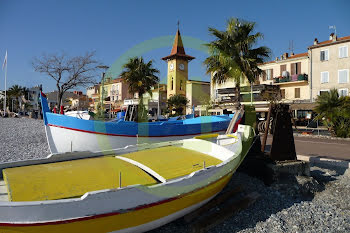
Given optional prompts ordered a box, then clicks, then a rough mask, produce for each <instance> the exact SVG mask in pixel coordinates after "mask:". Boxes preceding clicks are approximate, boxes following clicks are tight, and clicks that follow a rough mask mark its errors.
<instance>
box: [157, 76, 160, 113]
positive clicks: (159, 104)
mask: <svg viewBox="0 0 350 233" xmlns="http://www.w3.org/2000/svg"><path fill="white" fill-rule="evenodd" d="M159 115H160V90H159V82H158V111H157V116H159ZM157 118H158V117H157Z"/></svg>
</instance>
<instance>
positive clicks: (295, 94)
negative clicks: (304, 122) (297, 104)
mask: <svg viewBox="0 0 350 233" xmlns="http://www.w3.org/2000/svg"><path fill="white" fill-rule="evenodd" d="M294 98H300V88H295V89H294Z"/></svg>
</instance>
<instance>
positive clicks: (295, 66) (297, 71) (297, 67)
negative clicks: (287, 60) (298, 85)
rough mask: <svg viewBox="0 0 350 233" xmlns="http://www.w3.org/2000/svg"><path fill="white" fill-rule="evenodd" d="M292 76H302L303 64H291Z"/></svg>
mask: <svg viewBox="0 0 350 233" xmlns="http://www.w3.org/2000/svg"><path fill="white" fill-rule="evenodd" d="M290 70H291V72H290V73H291V75H295V74H301V62H296V63H292V64H290Z"/></svg>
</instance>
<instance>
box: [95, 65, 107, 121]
mask: <svg viewBox="0 0 350 233" xmlns="http://www.w3.org/2000/svg"><path fill="white" fill-rule="evenodd" d="M96 68H99V69H104V72H102V81H101V85H102V88H101V92H102V93H101V99H100V104H101V109H102V110H103V109H104V108H103V99H104V92H105V90H104V79H105V74H106V71H107V69H108V68H109V66H106V65H100V66H96ZM103 117H104V113H103Z"/></svg>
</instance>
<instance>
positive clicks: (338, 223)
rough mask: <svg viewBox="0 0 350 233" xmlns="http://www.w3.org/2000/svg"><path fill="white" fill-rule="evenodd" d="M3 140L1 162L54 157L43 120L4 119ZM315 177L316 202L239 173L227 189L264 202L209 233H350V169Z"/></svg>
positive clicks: (173, 228) (176, 226) (179, 226)
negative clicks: (236, 189)
mask: <svg viewBox="0 0 350 233" xmlns="http://www.w3.org/2000/svg"><path fill="white" fill-rule="evenodd" d="M0 138H1V141H0V161H2V162H4V161H13V160H21V159H29V158H42V157H46V156H47V155H48V154H49V150H48V146H47V142H46V137H45V131H44V127H43V122H42V121H41V120H33V119H26V118H21V119H13V118H5V119H4V118H0ZM311 176H312V177H313V179H314V180H315V181H316V183H317V184H318V188H319V189H318V190H319V191H318V192H316V193H315V194H314V195H312V196H310V195H303V194H301V192H298V190H299V191H302V190H301V189H300V187H298V182H297V180H298V179H295V180H293V181H292V182H291V183H290V184H289V185H288V186H290V187H292V189H291V190H292V191H291V190H289V191H284V190H282V189H281V188H280V186H279V185H278V184H277V185H272V186H269V187H268V186H265V185H264V183H263V182H262V181H261V180H259V179H257V178H253V177H250V176H248V175H246V174H244V173H240V172H237V173H236V174H234V177H233V178H232V180H231V182H230V183H229V184H228V186H227V187H226V189H230V188H233V187H237V186H238V185H241V186H242V187H243V188H244V192H245V193H250V192H258V193H259V194H260V195H261V197H260V198H259V199H258V200H257V201H256V202H255V203H254V204H253V205H251V206H250V207H249V208H247V209H245V210H243V211H241V212H239V213H237V214H235V215H234V216H231V217H229V218H228V219H226V220H225V221H224V222H223V223H221V224H219V225H217V226H215V227H213V228H211V229H210V230H209V231H208V232H213V233H214V232H215V233H216V232H217V233H218V232H223V233H225V232H227V233H228V232H230V233H232V232H267V233H268V232H350V171H349V169H348V170H346V169H345V168H342V167H339V166H334V164H333V165H332V164H321V163H320V164H316V165H312V166H311ZM296 178H298V177H296ZM293 190H294V191H293ZM190 231H191V228H190V225H188V224H186V223H185V221H184V220H183V219H179V220H177V221H175V222H172V223H170V224H167V225H165V226H163V227H161V228H159V229H156V230H154V231H152V233H170V232H190Z"/></svg>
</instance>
